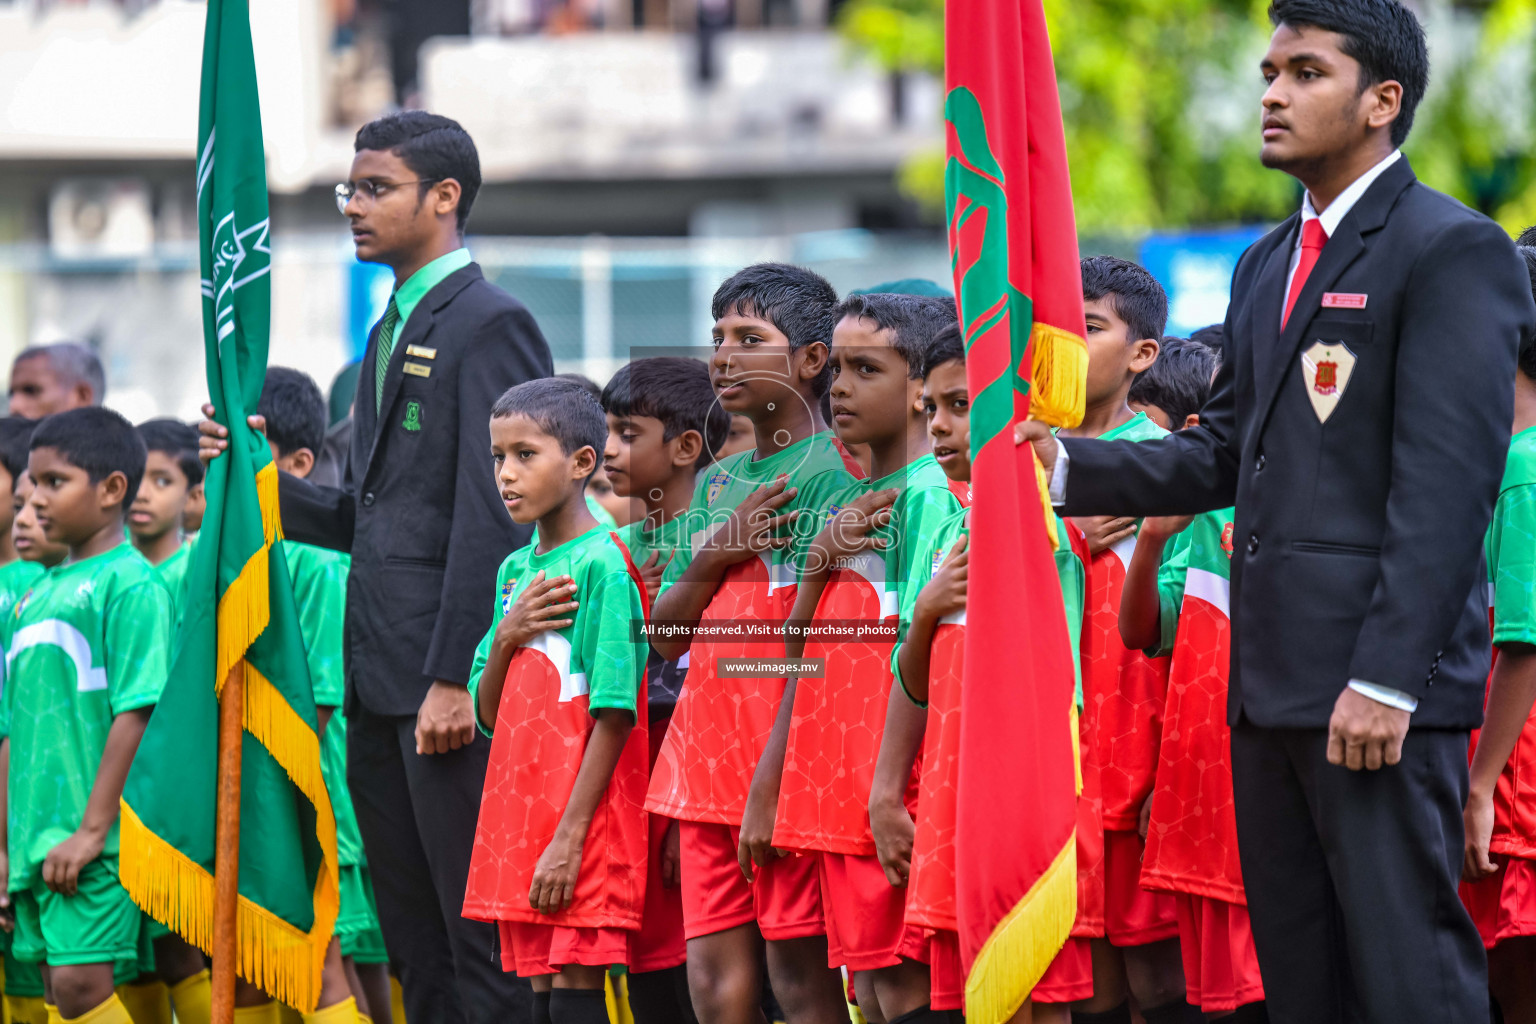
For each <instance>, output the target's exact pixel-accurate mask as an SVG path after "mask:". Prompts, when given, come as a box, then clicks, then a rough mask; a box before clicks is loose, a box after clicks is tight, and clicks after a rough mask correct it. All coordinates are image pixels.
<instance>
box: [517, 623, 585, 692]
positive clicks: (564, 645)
mask: <svg viewBox="0 0 1536 1024" xmlns="http://www.w3.org/2000/svg"><path fill="white" fill-rule="evenodd" d="M523 646H524V647H527V648H528V649H529V650H534V651H538V652H539V653H540V654H542V655H544V657H545V658H546V659H548V661H549V663H550V664H551V665H553V666H554V667H555V671H556V672H557V673H558V674H559V676H560V703H561V704H569V703H570V702H571V701H573V700H575V699H576V698H577V697H585V696H586V695H587V674H586V673H585V672H572V671H571V642H570V641H569V640H567V639H566V638H565V637H563V636H561V635H560V634H559V633H557V632H555V631H554V630H552V629H550V630H545V631H544V632H543V633H540V634H539V635H538V636H536V637H534V638H533V639H532V640H530V641H528V642H527V643H526V644H524V645H523Z"/></svg>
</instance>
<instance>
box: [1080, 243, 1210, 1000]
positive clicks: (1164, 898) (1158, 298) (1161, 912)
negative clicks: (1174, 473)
mask: <svg viewBox="0 0 1536 1024" xmlns="http://www.w3.org/2000/svg"><path fill="white" fill-rule="evenodd" d="M1082 267H1083V306H1084V312H1085V313H1086V315H1087V328H1088V338H1087V340H1088V381H1087V392H1088V394H1087V408H1086V411H1085V412H1084V415H1083V422H1082V423H1081V425H1079V426H1077V427H1074V428H1072V429H1071V430H1064V431H1062V434H1063V436H1072V437H1098V438H1103V439H1105V440H1114V439H1119V440H1126V441H1145V440H1149V439H1151V438H1155V437H1161V436H1163V435H1164V434H1165V433H1166V431H1165V430H1163V428H1162V427H1159V426H1158V425H1157V424H1156V423H1154V422H1152V420H1151V419H1149V418H1148V417H1147V415H1146V413H1138V412H1133V411H1132V410H1131V407H1130V405H1129V404H1128V402H1127V399H1128V397H1129V394H1130V390H1131V385H1132V384H1133V382H1134V381H1135V380H1136V377H1137V375H1138V374H1140V373H1141V372H1142V371H1143V370H1146V369H1147V368H1148V367H1150V366H1151V365H1152V364H1153V362H1154V361H1155V360H1156V359H1157V354H1158V347H1159V346H1158V339H1159V338H1161V337H1162V334H1163V327H1164V325H1165V324H1166V322H1167V319H1168V298H1167V296H1166V295H1165V294H1164V293H1163V289H1162V286H1161V285H1159V284H1158V283H1157V281H1156V280H1155V279H1154V278H1153V277H1152V275H1151V274H1149V273H1147V272H1146V271H1145V270H1144V269H1142V268H1141V267H1139V266H1137V265H1136V264H1134V263H1131V262H1129V261H1127V260H1122V259H1117V258H1115V257H1113V256H1090V257H1087V258H1085V259H1084V260H1083V261H1082ZM1077 525H1078V526H1079V527H1081V528H1082V530H1083V532H1084V534H1086V535H1087V539H1088V551H1089V554H1090V555H1091V556H1092V563H1091V565H1090V567H1089V574H1088V576H1089V586H1090V588H1091V589H1090V593H1089V595H1088V603H1087V610H1086V614H1085V617H1084V621H1083V651H1082V657H1083V698H1084V708H1085V712H1084V713H1085V717H1086V721H1085V722H1084V728H1083V735H1084V737H1085V738H1091V739H1089V740H1088V742H1086V743H1085V744H1084V747H1085V749H1084V751H1083V760H1084V762H1085V769H1084V770H1085V774H1086V773H1087V772H1090V771H1096V772H1097V776H1098V785H1099V792H1100V794H1101V795H1102V800H1103V803H1102V819H1103V820H1102V827H1103V830H1104V845H1103V861H1102V868H1101V870H1100V871H1098V872H1095V874H1096V875H1097V877H1096V878H1095V879H1094V881H1095V882H1096V883H1097V882H1099V880H1100V879H1101V880H1102V889H1103V911H1104V921H1103V924H1104V934H1105V936H1106V938H1105V939H1101V940H1099V941H1097V942H1095V943H1094V952H1093V956H1094V986H1093V998H1092V999H1091V1000H1090V1001H1088V1002H1087V1003H1085V1004H1083V1005H1081V1006H1079V1007H1078V1014H1079V1015H1080V1016H1081V1017H1082V1020H1083V1024H1129V1021H1130V1019H1131V1018H1130V1006H1129V1003H1128V1000H1127V998H1126V996H1127V992H1129V995H1130V996H1132V997H1134V998H1135V1000H1136V1003H1137V1006H1138V1007H1139V1008H1140V1009H1141V1012H1142V1014H1143V1015H1144V1016H1146V1018H1147V1020H1148V1022H1149V1024H1165V1022H1168V1021H1182V1020H1197V1019H1199V1014H1198V1013H1197V1012H1195V1011H1193V1010H1192V1009H1191V1008H1190V1007H1189V1006H1188V1005H1187V1004H1186V1003H1185V1001H1184V978H1183V970H1182V966H1181V964H1180V959H1179V947H1178V942H1177V938H1178V917H1177V914H1176V912H1175V910H1174V906H1173V900H1172V898H1171V897H1170V896H1168V895H1167V894H1166V893H1152V892H1148V891H1147V890H1145V889H1142V888H1141V885H1140V875H1141V855H1142V848H1143V847H1142V842H1141V838H1140V836H1139V835H1138V834H1137V831H1136V829H1137V825H1138V824H1139V822H1140V818H1141V808H1142V805H1143V804H1144V803H1146V801H1147V799H1148V798H1149V797H1150V796H1151V794H1152V779H1153V776H1154V775H1155V773H1156V768H1157V748H1158V743H1159V740H1160V736H1161V733H1162V714H1163V707H1162V699H1163V693H1164V691H1165V690H1166V688H1167V680H1168V659H1167V658H1156V659H1153V658H1148V657H1147V656H1146V655H1145V654H1143V653H1142V652H1141V651H1128V650H1126V648H1125V645H1124V644H1123V643H1121V642H1120V593H1121V588H1122V586H1123V585H1124V582H1125V570H1126V567H1127V566H1129V565H1130V562H1131V555H1132V552H1134V551H1135V548H1136V531H1137V523H1136V521H1135V520H1134V519H1129V518H1121V517H1111V516H1097V517H1093V518H1089V519H1082V520H1078V522H1077ZM1092 869H1093V866H1092V865H1091V864H1090V866H1089V870H1090V871H1092Z"/></svg>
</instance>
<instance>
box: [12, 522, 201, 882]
mask: <svg viewBox="0 0 1536 1024" xmlns="http://www.w3.org/2000/svg"><path fill="white" fill-rule="evenodd" d="M170 637H171V597H170V594H169V593H168V592H167V591H166V589H165V584H164V583H163V582H162V581H161V579H160V574H159V573H157V572H156V571H155V569H154V566H152V565H150V564H149V562H147V561H146V560H145V559H144V556H143V555H141V554H139V553H138V552H137V551H136V550H134V547H133V545H132V544H129V543H127V542H124V543H122V544H119V545H118V546H117V547H115V548H113V549H112V550H110V551H107V552H104V553H102V554H100V555H96V556H95V557H93V558H87V559H85V560H83V561H79V562H65V563H64V564H62V565H59V566H57V567H55V568H53V569H51V570H49V571H48V573H47V575H46V576H44V577H42V578H41V579H39V580H38V581H37V582H36V584H34V586H33V587H32V589H31V590H30V591H28V592H27V593H26V594H25V595H23V596H22V598H21V600H20V601H19V602H18V603H17V606H16V615H15V623H14V630H13V632H12V635H11V645H10V651H9V653H8V655H7V658H6V669H7V676H8V677H9V678H10V679H11V680H12V681H13V685H12V686H10V687H8V690H9V692H10V702H9V703H10V706H11V748H12V749H11V777H10V787H9V791H8V792H9V800H10V814H9V825H10V842H9V847H10V857H11V877H10V888H11V890H12V891H16V890H18V889H25V888H27V887H28V886H30V885H31V884H32V883H33V882H34V881H36V880H37V876H38V872H39V870H40V869H41V867H42V863H43V858H44V857H46V856H47V855H48V851H49V850H51V849H53V847H55V846H57V845H58V844H59V843H61V842H63V841H64V840H65V839H68V838H69V837H70V835H72V834H73V833H74V831H75V829H77V828H78V827H79V826H80V820H81V817H82V816H83V815H84V813H85V805H86V801H87V800H88V799H89V798H90V793H91V787H92V786H93V785H94V784H95V781H96V772H97V770H98V769H99V768H100V765H101V755H102V752H103V750H104V749H105V748H106V742H107V733H108V732H109V731H110V730H111V728H112V720H113V718H114V717H115V716H117V715H120V714H123V713H124V712H127V711H132V710H135V709H138V708H148V707H151V706H153V705H154V703H155V702H156V701H157V700H158V699H159V698H160V691H161V689H162V688H163V687H164V686H165V677H166V672H167V671H168V669H169V660H170ZM101 852H102V856H103V857H116V856H117V825H116V823H114V824H113V826H112V830H111V832H110V833H109V834H108V836H107V841H106V843H105V845H104V846H103V847H102V851H101Z"/></svg>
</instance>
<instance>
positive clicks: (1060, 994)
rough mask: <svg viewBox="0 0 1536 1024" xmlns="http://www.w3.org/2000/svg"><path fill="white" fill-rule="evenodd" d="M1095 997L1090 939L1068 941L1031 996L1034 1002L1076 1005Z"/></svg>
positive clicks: (1041, 977) (1031, 1000)
mask: <svg viewBox="0 0 1536 1024" xmlns="http://www.w3.org/2000/svg"><path fill="white" fill-rule="evenodd" d="M1092 998H1093V950H1092V941H1091V940H1089V939H1068V940H1067V944H1066V945H1065V946H1062V947H1061V952H1060V953H1057V954H1056V959H1054V960H1052V961H1051V966H1049V967H1047V968H1046V969H1045V973H1044V974H1042V975H1041V976H1040V982H1039V984H1037V985H1036V986H1035V990H1034V991H1033V992H1031V993H1030V994H1029V999H1030V1002H1034V1003H1075V1002H1077V1001H1078V1000H1079V999H1092Z"/></svg>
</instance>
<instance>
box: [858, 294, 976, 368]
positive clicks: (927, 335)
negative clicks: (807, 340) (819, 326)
mask: <svg viewBox="0 0 1536 1024" xmlns="http://www.w3.org/2000/svg"><path fill="white" fill-rule="evenodd" d="M948 301H949V313H948V315H947V316H946V315H945V312H944V306H943V305H942V304H941V303H940V302H938V301H937V300H936V299H935V298H931V297H919V296H916V295H907V294H903V293H900V292H869V293H860V292H855V293H854V294H852V295H849V296H848V297H847V298H845V299H844V300H843V301H842V303H840V304H839V305H838V307H837V319H838V320H839V321H840V320H842V319H843V318H844V317H848V316H852V317H858V318H859V319H861V320H868V321H869V322H870V323H872V324H874V325H875V329H876V330H881V331H890V332H891V347H892V348H893V349H895V350H896V351H897V352H899V353H900V354H901V357H902V358H903V359H905V360H906V361H907V377H908V379H910V380H917V379H919V378H921V377H922V375H923V354H924V353H925V352H926V351H927V349H928V345H929V343H930V342H932V341H933V336H934V335H935V334H937V333H938V332H939V331H940V330H942V329H943V328H944V326H945V325H946V324H947V323H949V322H951V321H953V320H955V319H956V317H955V313H954V307H955V303H954V300H953V299H950V300H948Z"/></svg>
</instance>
